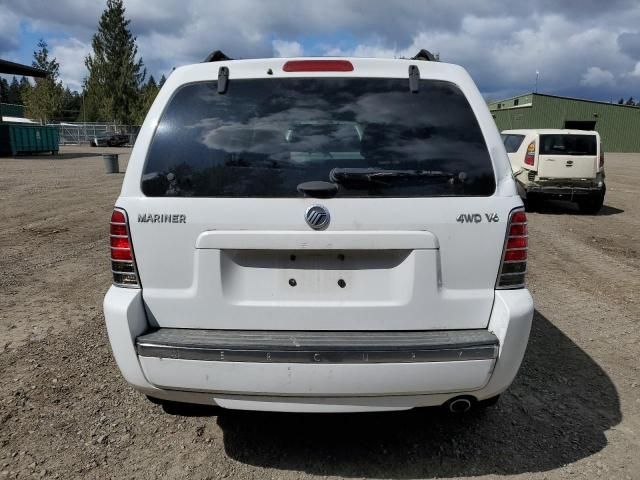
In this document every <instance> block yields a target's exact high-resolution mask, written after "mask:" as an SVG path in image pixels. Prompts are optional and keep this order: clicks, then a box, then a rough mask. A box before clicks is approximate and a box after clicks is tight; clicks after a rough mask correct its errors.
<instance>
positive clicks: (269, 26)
mask: <svg viewBox="0 0 640 480" xmlns="http://www.w3.org/2000/svg"><path fill="white" fill-rule="evenodd" d="M0 1H1V0H0ZM125 6H126V9H127V17H128V18H130V19H131V28H132V31H133V33H134V35H136V36H137V40H138V46H139V54H140V55H141V57H142V58H143V60H144V62H145V65H146V66H147V69H148V71H149V73H152V74H153V75H154V76H155V77H159V76H160V75H161V74H163V73H165V74H167V73H169V72H170V70H171V69H172V68H173V67H176V66H179V65H182V64H185V63H193V62H198V61H201V60H202V59H203V58H204V57H205V56H206V55H207V54H208V53H210V52H211V51H213V50H217V49H221V50H223V51H224V52H225V53H227V54H228V55H230V56H232V57H234V58H255V57H263V56H267V57H268V56H273V55H279V56H297V55H301V54H306V55H323V54H325V55H356V56H367V57H371V56H375V57H386V58H392V57H398V56H413V55H415V53H416V52H417V51H418V50H420V49H421V48H427V49H428V50H430V51H432V52H438V53H440V55H441V58H442V60H443V61H449V62H453V63H459V64H461V65H463V66H464V67H466V68H467V70H468V71H469V72H470V73H471V75H472V76H473V78H474V79H475V80H476V82H477V83H478V85H479V86H480V89H481V90H482V91H483V92H484V93H485V94H487V95H491V96H493V97H494V98H499V97H501V96H508V95H513V94H517V93H522V92H524V91H530V90H532V89H533V86H534V82H535V72H536V70H539V71H540V82H539V90H540V91H545V92H549V93H558V94H573V95H579V94H585V95H591V96H595V97H600V98H605V99H608V98H609V96H611V95H615V96H620V95H624V96H628V95H631V94H632V92H631V91H630V90H632V89H633V88H635V86H637V82H636V81H635V79H637V77H635V76H632V75H630V74H629V72H633V71H634V69H635V68H636V63H637V62H638V61H640V31H639V27H638V25H640V2H638V1H637V0H608V1H607V2H602V1H600V0H563V1H562V2H558V1H555V0H531V1H530V2H525V3H523V2H513V1H511V0H485V1H483V2H478V1H476V0H455V1H454V0H431V1H430V2H429V3H428V4H425V5H423V4H419V5H417V4H416V3H415V1H414V0H387V1H385V2H371V1H370V0H323V1H322V2H298V1H294V0H270V1H269V2H264V1H258V0H218V1H216V2H215V4H214V5H212V3H211V2H210V0H182V1H181V2H175V1H173V0H157V1H154V2H149V1H148V0H125ZM103 8H104V2H87V1H86V0H57V1H56V2H51V1H50V0H28V1H27V0H23V1H20V2H18V1H16V2H11V3H10V4H8V5H6V4H4V5H3V6H0V51H4V52H9V53H10V54H11V55H10V56H12V58H10V59H14V60H18V61H26V62H30V58H21V57H20V56H19V55H24V52H23V49H20V31H19V29H18V30H16V28H17V27H16V25H20V24H21V23H22V24H26V25H27V26H28V28H29V29H30V30H31V31H34V32H37V34H38V35H39V34H40V33H42V36H44V38H45V40H48V41H49V43H51V44H52V45H53V44H54V39H57V40H58V41H59V42H61V43H60V45H59V46H60V49H59V50H57V51H59V52H60V55H66V56H65V65H63V64H62V61H61V69H63V70H64V73H65V79H67V80H66V81H68V82H71V83H73V84H74V85H79V84H80V83H81V81H82V77H84V75H85V74H86V73H83V63H82V61H80V60H81V57H83V56H84V54H85V51H84V50H83V48H84V47H83V46H86V45H89V44H90V41H91V35H92V34H93V32H94V31H95V29H96V26H97V23H98V19H99V16H100V13H101V11H102V9H103ZM7 19H8V20H7ZM3 26H4V28H3ZM16 39H17V40H16ZM74 51H75V52H76V53H77V57H75V56H74V54H73V52H74ZM5 58H6V57H5ZM59 60H61V59H60V58H59ZM67 62H69V63H70V65H69V66H67V65H66V63H67ZM594 69H596V70H594ZM603 72H604V73H603ZM598 82H599V83H598ZM634 82H635V83H634ZM596 84H597V86H596Z"/></svg>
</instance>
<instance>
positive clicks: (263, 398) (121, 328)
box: [104, 287, 533, 412]
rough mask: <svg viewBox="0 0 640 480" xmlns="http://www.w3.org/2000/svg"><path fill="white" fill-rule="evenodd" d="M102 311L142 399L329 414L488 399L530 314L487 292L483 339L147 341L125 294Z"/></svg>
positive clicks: (313, 336)
mask: <svg viewBox="0 0 640 480" xmlns="http://www.w3.org/2000/svg"><path fill="white" fill-rule="evenodd" d="M104 309H105V319H106V324H107V331H108V334H109V340H110V342H111V346H112V350H113V354H114V357H115V359H116V362H117V364H118V367H119V368H120V370H121V372H122V374H123V376H124V377H125V379H126V380H127V381H128V382H129V383H130V384H132V385H133V386H134V387H135V388H136V389H138V390H140V391H142V392H143V393H145V394H147V395H150V396H153V397H157V398H163V399H167V400H175V401H185V402H194V403H205V404H217V405H220V406H223V407H228V408H239V409H252V410H272V411H273V410H280V411H332V412H335V411H374V410H398V409H407V408H412V407H416V406H429V405H440V404H442V403H444V402H446V401H447V400H449V399H450V398H453V397H455V396H458V395H463V394H468V395H472V396H474V397H476V398H477V399H479V400H482V399H485V398H489V397H492V396H494V395H497V394H499V393H500V392H502V391H503V390H505V389H506V388H507V387H508V386H509V384H510V383H511V382H512V380H513V378H514V377H515V375H516V373H517V370H518V368H519V366H520V362H521V361H522V358H523V356H524V352H525V349H526V344H527V340H528V336H529V330H530V327H531V318H532V314H533V304H532V300H531V296H530V295H529V292H528V291H527V290H505V291H497V292H496V300H495V303H494V308H493V312H492V315H491V319H490V322H489V326H488V329H486V330H468V331H448V332H414V333H413V334H409V333H408V332H387V333H385V334H382V335H381V334H380V333H377V334H376V333H373V334H372V333H371V332H351V333H347V334H344V333H342V334H341V335H340V338H337V337H333V338H330V336H331V334H330V333H328V332H324V333H312V332H297V334H294V335H293V336H292V335H291V332H289V333H286V334H280V335H270V336H267V337H265V336H264V335H262V334H260V333H258V332H220V331H188V330H176V329H161V330H157V331H155V332H153V331H150V327H149V325H148V324H147V320H146V316H145V311H144V307H143V303H142V297H141V292H140V291H139V290H133V289H123V288H117V287H111V289H110V290H109V292H108V293H107V296H106V297H105V302H104ZM243 336H244V338H243ZM349 336H351V338H345V337H349Z"/></svg>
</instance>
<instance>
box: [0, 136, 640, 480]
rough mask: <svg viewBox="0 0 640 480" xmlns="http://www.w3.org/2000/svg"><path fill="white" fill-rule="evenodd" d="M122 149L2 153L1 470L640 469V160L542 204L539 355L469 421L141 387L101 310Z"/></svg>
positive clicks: (529, 472)
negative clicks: (189, 397)
mask: <svg viewBox="0 0 640 480" xmlns="http://www.w3.org/2000/svg"><path fill="white" fill-rule="evenodd" d="M105 150H111V151H119V152H120V153H121V154H122V155H121V158H124V159H126V157H127V155H128V151H127V150H125V149H88V148H84V149H79V148H65V149H63V153H62V154H61V155H60V156H58V157H34V158H20V159H18V160H13V159H6V158H1V159H0V168H1V169H2V175H1V178H2V181H1V182H0V225H1V226H2V227H1V228H0V382H1V385H2V388H1V390H0V478H3V477H9V478H13V477H19V478H31V477H32V476H36V477H38V476H39V477H46V478H50V477H53V478H64V479H68V478H110V477H112V478H125V477H127V478H134V477H135V478H155V477H158V476H164V477H168V478H178V477H179V478H183V477H188V478H231V477H236V478H260V479H262V478H285V479H293V478H307V477H321V478H327V477H351V478H361V477H374V478H416V477H446V478H455V477H474V478H475V477H482V476H487V477H492V476H499V477H501V478H502V477H505V476H506V477H508V478H516V477H517V478H540V479H542V478H595V477H602V478H640V456H639V455H638V453H639V452H640V362H639V361H638V358H640V342H639V340H640V332H639V330H638V327H639V322H640V295H638V293H639V292H640V260H639V251H640V213H639V212H640V206H639V205H638V202H639V201H640V155H614V154H611V155H608V157H607V174H608V177H607V180H608V187H609V190H608V194H607V198H606V201H605V204H606V206H605V208H603V210H602V212H601V213H600V214H599V215H598V216H585V215H579V214H578V213H577V211H576V209H575V208H574V207H573V206H572V205H567V204H560V203H557V204H554V205H550V206H548V207H547V208H546V209H545V210H544V211H542V212H540V213H533V214H531V215H530V235H531V253H530V258H531V261H530V272H531V274H530V276H529V286H530V289H531V291H532V292H533V296H534V298H535V302H536V308H537V313H536V316H535V319H534V326H533V332H532V337H531V341H530V344H529V349H528V351H527V355H526V358H525V361H524V364H523V367H522V369H521V372H520V374H519V376H518V378H517V380H516V382H515V384H514V385H513V387H512V388H511V389H510V391H509V392H508V393H507V394H505V395H503V398H502V399H501V400H500V402H499V404H498V405H497V406H496V407H494V408H493V409H490V410H489V411H487V412H486V413H484V414H474V415H470V416H467V417H464V418H452V417H450V416H447V415H442V413H441V412H440V411H439V410H437V409H435V410H434V409H427V410H420V411H412V412H404V413H394V414H384V415H383V414H367V415H328V416H312V415H282V414H264V413H239V412H230V411H219V410H215V409H208V408H200V409H185V410H182V411H181V412H172V411H169V412H165V411H164V410H163V409H162V408H161V407H159V406H156V405H153V404H151V403H149V402H148V401H147V400H146V399H145V398H144V397H142V396H141V395H139V394H137V393H135V392H134V391H133V390H131V389H130V388H129V387H128V386H127V385H125V383H124V381H123V380H122V378H121V377H120V375H119V373H118V371H117V368H116V365H115V363H114V361H113V359H112V357H111V354H110V350H109V347H108V344H107V336H106V331H105V328H104V323H103V317H102V309H101V302H102V298H103V295H104V293H105V291H106V289H107V288H108V286H109V284H110V274H109V264H108V261H107V222H108V217H109V214H110V210H111V208H112V205H113V202H114V200H115V198H116V196H117V194H118V190H119V186H120V182H121V181H122V176H121V175H106V174H104V173H103V171H104V170H103V166H102V159H101V157H100V156H99V153H100V152H102V151H105ZM177 413H180V414H177Z"/></svg>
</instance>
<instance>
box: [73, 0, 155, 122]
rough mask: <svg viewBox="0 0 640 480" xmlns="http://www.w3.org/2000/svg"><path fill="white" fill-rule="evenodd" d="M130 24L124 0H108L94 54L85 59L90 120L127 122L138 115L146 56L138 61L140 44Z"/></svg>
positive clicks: (96, 34)
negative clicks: (143, 60)
mask: <svg viewBox="0 0 640 480" xmlns="http://www.w3.org/2000/svg"><path fill="white" fill-rule="evenodd" d="M129 23H130V20H127V19H126V18H125V8H124V5H123V3H122V0H107V5H106V8H105V10H104V11H103V12H102V16H101V17H100V21H99V23H98V31H97V32H96V33H95V34H94V36H93V40H92V42H91V46H92V47H93V53H92V54H89V55H88V56H87V58H86V59H85V64H86V66H87V69H88V70H89V76H88V77H87V79H86V80H85V88H86V90H87V97H86V108H87V120H89V119H90V120H103V121H104V120H109V121H111V120H115V121H118V122H121V123H125V124H126V123H131V121H132V120H133V119H134V117H135V116H136V113H137V110H138V106H139V100H138V94H139V91H140V85H141V84H142V82H143V81H144V77H145V76H146V71H145V69H144V64H143V63H142V59H141V58H140V59H137V60H136V55H137V53H138V47H137V46H136V38H135V37H134V36H133V35H132V34H131V31H130V30H129Z"/></svg>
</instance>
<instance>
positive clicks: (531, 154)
mask: <svg viewBox="0 0 640 480" xmlns="http://www.w3.org/2000/svg"><path fill="white" fill-rule="evenodd" d="M524 163H525V165H531V166H533V165H534V163H536V142H535V141H533V142H531V143H530V144H529V146H528V147H527V153H526V155H525V156H524Z"/></svg>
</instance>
